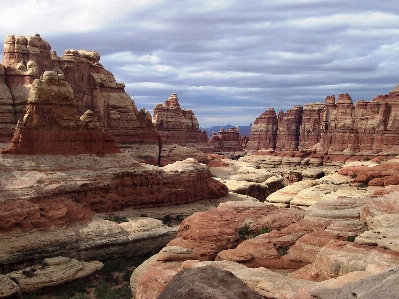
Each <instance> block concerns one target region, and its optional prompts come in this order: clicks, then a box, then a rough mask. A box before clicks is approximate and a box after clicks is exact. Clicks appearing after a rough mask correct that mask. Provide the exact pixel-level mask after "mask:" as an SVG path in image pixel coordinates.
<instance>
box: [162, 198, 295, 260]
mask: <svg viewBox="0 0 399 299" xmlns="http://www.w3.org/2000/svg"><path fill="white" fill-rule="evenodd" d="M272 211H273V212H272ZM302 217H303V213H301V212H300V211H295V210H285V209H277V208H275V207H274V206H272V205H266V204H263V203H257V202H253V201H244V202H228V203H224V204H220V205H219V206H218V208H217V209H214V210H211V211H209V212H204V213H196V214H194V215H192V216H191V217H189V218H187V219H185V220H184V221H183V222H182V224H181V226H180V229H179V232H178V234H177V236H176V238H175V239H174V240H172V241H171V242H170V243H169V244H168V246H180V247H183V248H192V249H193V256H192V258H191V259H199V260H212V259H214V258H215V257H216V255H217V254H218V253H219V252H220V251H222V250H225V249H230V248H235V247H236V246H237V245H238V244H239V234H238V232H237V231H238V230H239V229H240V228H242V227H244V226H245V225H248V229H249V231H250V232H256V231H258V230H261V229H262V227H267V228H269V229H277V228H279V229H281V228H284V227H286V226H288V225H289V224H291V223H293V222H296V221H298V220H299V219H301V218H302Z"/></svg>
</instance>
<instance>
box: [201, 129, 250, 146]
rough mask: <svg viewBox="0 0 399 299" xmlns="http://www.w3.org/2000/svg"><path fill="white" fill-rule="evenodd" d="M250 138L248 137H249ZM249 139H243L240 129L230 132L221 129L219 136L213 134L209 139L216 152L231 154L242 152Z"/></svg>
mask: <svg viewBox="0 0 399 299" xmlns="http://www.w3.org/2000/svg"><path fill="white" fill-rule="evenodd" d="M247 137H248V136H247ZM246 142H247V138H245V137H243V138H242V139H241V136H240V129H239V128H238V127H236V128H229V129H228V130H225V129H221V130H220V131H219V133H218V134H216V133H215V132H213V133H212V137H211V138H210V139H209V144H211V145H212V146H213V148H214V150H216V151H222V152H225V151H226V152H230V151H242V150H243V147H244V146H246Z"/></svg>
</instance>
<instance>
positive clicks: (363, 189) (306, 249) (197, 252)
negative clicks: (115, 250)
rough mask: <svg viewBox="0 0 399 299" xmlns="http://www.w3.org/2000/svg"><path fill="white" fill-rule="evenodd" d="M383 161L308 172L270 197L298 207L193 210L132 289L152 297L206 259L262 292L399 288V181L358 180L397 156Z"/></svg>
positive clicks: (343, 293)
mask: <svg viewBox="0 0 399 299" xmlns="http://www.w3.org/2000/svg"><path fill="white" fill-rule="evenodd" d="M225 161H227V160H225ZM239 163H242V162H239ZM379 163H381V161H367V162H366V161H364V162H361V163H360V162H356V163H355V162H354V163H353V164H354V165H359V164H364V165H363V166H362V167H360V166H348V167H345V168H343V169H342V171H341V173H342V174H337V173H336V172H333V171H332V172H331V174H327V175H325V176H324V177H321V178H317V177H318V175H314V174H312V173H310V174H309V175H307V176H306V178H307V180H304V181H301V182H297V183H294V184H293V185H291V186H292V188H289V187H291V186H288V187H286V188H284V189H281V190H280V191H278V192H276V195H275V196H273V194H272V195H271V196H269V197H270V202H271V203H273V205H276V206H277V207H284V206H285V207H287V206H292V207H295V209H289V208H288V209H287V208H272V207H271V206H270V205H268V204H266V203H259V202H258V203H255V202H250V201H247V202H241V203H234V204H232V203H229V202H227V203H223V204H220V205H219V206H218V208H217V209H215V210H211V211H207V212H202V213H196V214H194V215H192V216H190V217H189V218H187V219H185V220H184V221H183V222H182V224H181V226H180V228H179V232H178V234H177V235H176V238H175V239H174V240H172V241H171V242H169V243H168V245H167V246H166V247H165V248H163V249H162V250H161V251H160V252H159V253H158V254H157V255H156V256H154V257H153V258H152V259H150V260H148V262H147V263H145V266H143V267H142V268H141V269H140V272H138V273H137V275H136V276H134V277H133V276H132V280H133V283H132V292H133V294H134V295H135V298H136V299H140V298H146V299H148V298H156V297H157V296H158V295H159V294H160V293H161V292H162V290H163V289H164V287H165V285H166V284H167V283H168V282H169V281H171V280H172V279H173V277H174V276H175V275H176V274H177V273H179V272H180V271H182V270H183V269H194V268H198V267H201V266H205V265H212V266H214V267H220V268H222V269H225V270H229V271H231V272H232V273H233V274H234V275H236V276H237V277H238V278H240V279H242V280H243V281H244V282H245V283H246V284H247V285H248V286H249V287H250V288H252V289H253V290H255V291H256V292H258V293H260V294H261V295H263V296H264V297H265V298H306V299H310V298H313V297H317V296H319V297H320V298H337V296H338V298H350V297H351V296H355V295H354V294H356V295H357V296H360V295H361V296H363V297H364V298H373V295H374V296H375V294H376V292H377V290H378V291H379V292H381V296H382V297H384V298H385V297H387V298H389V296H391V295H392V291H391V290H389V288H386V286H391V287H393V283H392V281H396V280H397V277H398V276H397V267H398V266H399V255H398V252H399V246H398V242H397V239H398V230H397V229H396V227H397V225H398V220H397V218H398V217H397V215H398V213H399V210H398V208H397V207H398V199H397V198H398V197H397V196H398V189H397V188H396V189H394V188H391V189H389V188H386V187H385V188H384V189H381V188H380V187H377V186H369V187H367V186H364V185H362V184H363V181H362V180H363V179H366V180H367V178H369V177H370V176H372V175H375V174H378V172H380V173H381V170H382V169H384V168H385V169H386V170H387V175H389V169H391V168H392V169H396V168H397V167H396V166H397V165H396V164H398V163H397V161H396V159H394V160H389V161H388V162H385V163H381V164H380V165H379V167H378V171H377V169H376V170H375V171H373V168H375V167H377V164H379ZM394 164H395V165H394ZM367 165H368V166H369V167H367ZM372 166H374V167H372ZM225 168H226V167H225ZM365 168H369V171H368V172H367V171H366V169H365ZM222 172H223V169H222V168H220V173H222ZM393 172H394V171H393ZM237 175H240V174H237ZM361 176H362V177H363V179H361V178H360V177H361ZM315 177H316V179H315ZM357 177H359V179H358V180H357V181H355V180H356V178H357ZM388 189H389V190H388ZM284 190H285V191H284ZM381 190H382V191H381ZM282 191H284V192H282ZM381 194H383V195H381ZM267 200H269V198H267ZM298 208H299V209H298ZM300 209H303V211H301V210H300ZM266 268H267V269H266ZM268 269H271V270H273V272H272V271H270V270H268ZM280 273H283V275H281V274H280ZM149 289H151V290H153V291H152V292H151V293H146V290H149ZM363 297H361V298H363ZM359 298H360V297H359Z"/></svg>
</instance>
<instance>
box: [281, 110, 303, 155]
mask: <svg viewBox="0 0 399 299" xmlns="http://www.w3.org/2000/svg"><path fill="white" fill-rule="evenodd" d="M302 113H303V108H302V106H295V107H294V108H293V109H289V110H287V112H286V113H284V112H283V111H280V112H279V114H278V129H277V140H276V150H280V151H281V150H288V151H291V150H297V149H298V145H299V128H300V125H301V123H302Z"/></svg>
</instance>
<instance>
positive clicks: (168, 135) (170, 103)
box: [153, 93, 208, 146]
mask: <svg viewBox="0 0 399 299" xmlns="http://www.w3.org/2000/svg"><path fill="white" fill-rule="evenodd" d="M153 122H154V124H155V126H156V128H157V130H158V133H159V135H160V136H161V138H162V140H163V141H164V142H166V143H176V144H179V145H182V146H185V145H186V144H188V143H201V142H202V143H206V142H207V141H208V137H207V134H206V132H201V131H200V129H199V124H198V120H197V118H196V117H195V115H194V112H193V111H192V110H190V109H182V108H181V107H180V104H179V100H178V97H177V95H176V94H175V93H172V94H171V95H170V97H169V98H168V99H167V100H166V101H165V102H164V103H163V104H158V105H156V106H155V107H154V116H153Z"/></svg>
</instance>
